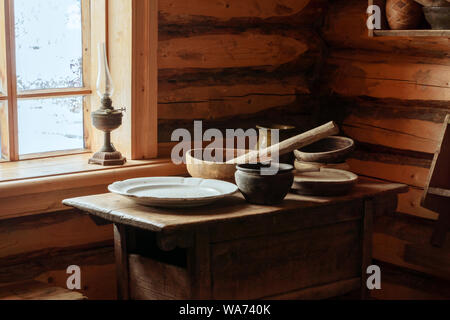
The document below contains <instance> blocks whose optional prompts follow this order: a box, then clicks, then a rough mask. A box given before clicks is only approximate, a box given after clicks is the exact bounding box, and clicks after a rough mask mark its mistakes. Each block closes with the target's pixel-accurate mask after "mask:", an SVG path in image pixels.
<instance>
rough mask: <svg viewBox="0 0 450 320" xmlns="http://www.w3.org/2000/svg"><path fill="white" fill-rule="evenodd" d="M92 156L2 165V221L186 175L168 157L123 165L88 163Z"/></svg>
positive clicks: (0, 182) (0, 201)
mask: <svg viewBox="0 0 450 320" xmlns="http://www.w3.org/2000/svg"><path fill="white" fill-rule="evenodd" d="M91 156H92V154H91V153H86V154H77V155H70V156H62V157H53V158H48V159H35V160H25V161H19V162H6V163H0V220H1V219H8V218H15V217H20V216H26V215H32V214H40V213H48V212H55V211H61V210H68V209H69V208H67V207H64V206H63V205H62V203H61V201H62V200H64V199H66V198H72V197H78V196H86V195H93V194H99V193H105V192H108V190H107V186H108V185H109V184H111V183H113V182H115V181H120V180H125V179H130V178H137V177H146V176H172V175H185V174H186V167H185V166H176V165H174V164H173V163H172V161H171V160H170V159H168V158H159V159H153V160H139V161H136V160H132V161H128V162H127V163H126V164H125V165H123V166H111V167H102V166H98V165H91V164H88V159H89V158H90V157H91Z"/></svg>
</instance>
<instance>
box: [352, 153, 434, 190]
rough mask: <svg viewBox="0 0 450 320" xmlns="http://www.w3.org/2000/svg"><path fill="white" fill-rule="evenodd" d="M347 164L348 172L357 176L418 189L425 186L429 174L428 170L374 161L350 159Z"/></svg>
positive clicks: (408, 165)
mask: <svg viewBox="0 0 450 320" xmlns="http://www.w3.org/2000/svg"><path fill="white" fill-rule="evenodd" d="M348 164H349V165H350V170H351V171H352V172H355V173H357V174H359V175H364V176H367V177H373V178H379V179H382V180H388V181H395V182H399V183H405V184H408V185H410V186H415V187H419V188H423V187H424V186H425V184H426V181H427V177H428V172H429V169H428V168H423V167H418V166H414V165H410V164H401V163H390V162H381V161H376V160H375V161H370V160H365V159H354V158H351V159H349V160H348Z"/></svg>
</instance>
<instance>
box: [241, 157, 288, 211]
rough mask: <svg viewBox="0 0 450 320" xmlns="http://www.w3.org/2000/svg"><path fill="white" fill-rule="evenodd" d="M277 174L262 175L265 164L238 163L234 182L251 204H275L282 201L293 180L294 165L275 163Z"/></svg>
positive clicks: (266, 166)
mask: <svg viewBox="0 0 450 320" xmlns="http://www.w3.org/2000/svg"><path fill="white" fill-rule="evenodd" d="M276 166H277V168H278V172H277V174H274V175H264V174H263V172H264V171H262V169H264V168H268V165H266V164H261V163H257V164H240V165H237V167H236V168H237V171H236V174H235V179H236V184H237V186H238V187H239V190H240V191H241V192H242V194H243V195H244V197H245V199H246V200H247V201H248V202H250V203H253V204H262V205H275V204H278V203H280V202H282V201H283V199H284V198H285V197H286V195H287V194H288V192H289V190H290V189H291V187H292V184H293V182H294V174H293V170H294V167H293V166H292V165H290V164H285V163H280V164H277V165H276Z"/></svg>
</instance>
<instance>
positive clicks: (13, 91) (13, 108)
mask: <svg viewBox="0 0 450 320" xmlns="http://www.w3.org/2000/svg"><path fill="white" fill-rule="evenodd" d="M4 4H5V26H6V27H5V34H6V73H7V76H6V79H7V86H8V132H9V134H8V138H9V141H8V146H9V159H8V160H10V161H17V160H19V131H18V130H19V129H18V122H17V121H18V120H17V75H16V42H15V20H14V2H13V1H11V0H6V1H5V2H4Z"/></svg>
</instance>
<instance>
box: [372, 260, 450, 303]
mask: <svg viewBox="0 0 450 320" xmlns="http://www.w3.org/2000/svg"><path fill="white" fill-rule="evenodd" d="M376 264H377V265H379V266H380V268H381V272H382V285H381V290H372V291H371V297H372V298H374V299H377V300H448V299H449V298H450V284H449V282H448V281H445V280H443V279H439V278H436V277H433V276H429V275H426V274H422V273H418V272H414V271H410V270H406V269H404V268H399V267H396V266H393V265H390V264H387V263H382V262H381V261H376Z"/></svg>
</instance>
